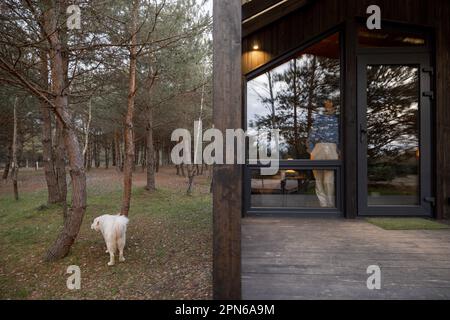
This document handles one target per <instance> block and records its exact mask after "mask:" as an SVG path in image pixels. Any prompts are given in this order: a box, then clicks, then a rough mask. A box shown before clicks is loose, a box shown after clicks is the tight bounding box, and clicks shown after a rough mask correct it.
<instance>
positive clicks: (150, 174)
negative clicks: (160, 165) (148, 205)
mask: <svg viewBox="0 0 450 320" xmlns="http://www.w3.org/2000/svg"><path fill="white" fill-rule="evenodd" d="M146 130H147V152H146V155H147V186H146V189H147V190H148V191H154V190H155V189H156V182H155V147H154V145H153V108H151V107H149V108H148V110H147V128H146Z"/></svg>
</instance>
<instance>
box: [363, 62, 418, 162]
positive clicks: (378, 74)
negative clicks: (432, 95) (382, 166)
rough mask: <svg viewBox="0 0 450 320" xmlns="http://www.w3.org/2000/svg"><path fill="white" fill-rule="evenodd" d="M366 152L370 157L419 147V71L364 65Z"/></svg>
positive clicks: (400, 154) (389, 155) (393, 155)
mask: <svg viewBox="0 0 450 320" xmlns="http://www.w3.org/2000/svg"><path fill="white" fill-rule="evenodd" d="M367 81H368V83H367V130H368V133H369V135H368V156H369V159H370V160H372V161H376V160H382V159H384V160H386V158H391V159H393V158H394V159H395V158H397V157H404V156H405V155H407V154H415V152H416V149H417V147H418V143H419V142H418V131H417V130H418V127H417V120H418V92H419V87H418V71H417V68H414V67H407V66H386V65H380V66H369V67H368V68H367Z"/></svg>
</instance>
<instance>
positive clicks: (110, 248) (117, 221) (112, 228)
mask: <svg viewBox="0 0 450 320" xmlns="http://www.w3.org/2000/svg"><path fill="white" fill-rule="evenodd" d="M127 224H128V218H127V217H125V216H121V215H119V214H118V215H115V216H113V215H109V214H105V215H103V216H100V217H97V218H95V219H94V222H93V223H92V225H91V229H92V230H95V231H101V233H102V235H103V238H104V239H105V242H106V248H107V250H106V253H109V262H108V266H113V265H114V254H115V253H116V251H117V250H119V261H125V258H124V257H123V248H124V247H125V241H126V235H125V234H126V232H127Z"/></svg>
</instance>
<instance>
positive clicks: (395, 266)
mask: <svg viewBox="0 0 450 320" xmlns="http://www.w3.org/2000/svg"><path fill="white" fill-rule="evenodd" d="M242 235H243V237H242V292H243V293H242V294H243V298H244V299H450V230H405V231H403V230H391V231H387V230H383V229H381V228H379V227H376V226H374V225H371V224H369V223H367V222H365V221H364V220H360V219H357V220H345V219H342V218H314V217H303V218H289V217H287V218H279V217H251V218H246V219H244V220H243V223H242ZM373 264H375V265H379V266H380V268H381V271H382V289H381V290H376V291H371V290H368V289H367V287H366V280H367V277H368V275H367V274H366V269H367V267H368V266H369V265H373Z"/></svg>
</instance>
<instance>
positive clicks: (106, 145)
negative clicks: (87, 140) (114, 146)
mask: <svg viewBox="0 0 450 320" xmlns="http://www.w3.org/2000/svg"><path fill="white" fill-rule="evenodd" d="M105 168H106V169H109V144H108V140H106V142H105Z"/></svg>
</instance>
